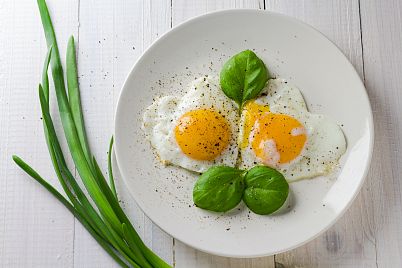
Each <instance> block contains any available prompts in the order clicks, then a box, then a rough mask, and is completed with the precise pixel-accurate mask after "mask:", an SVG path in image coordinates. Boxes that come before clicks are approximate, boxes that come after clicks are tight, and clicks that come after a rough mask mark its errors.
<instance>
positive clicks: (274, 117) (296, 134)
mask: <svg viewBox="0 0 402 268" xmlns="http://www.w3.org/2000/svg"><path fill="white" fill-rule="evenodd" d="M251 140H252V141H251V147H252V148H253V151H254V153H255V155H256V156H257V157H258V158H259V159H261V160H262V162H263V163H264V164H266V165H269V166H274V167H275V166H278V165H281V164H286V163H289V162H290V161H292V160H293V159H295V158H296V157H297V156H299V155H300V153H301V151H302V150H303V147H304V144H305V143H306V140H307V136H306V130H305V128H304V126H303V125H302V124H301V123H300V122H299V121H297V120H296V119H294V118H293V117H291V116H288V115H284V114H274V113H265V114H263V115H262V116H261V117H260V118H258V119H257V121H256V122H255V124H254V128H253V131H252V134H251Z"/></svg>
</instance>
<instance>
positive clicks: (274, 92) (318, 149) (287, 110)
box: [239, 79, 346, 181]
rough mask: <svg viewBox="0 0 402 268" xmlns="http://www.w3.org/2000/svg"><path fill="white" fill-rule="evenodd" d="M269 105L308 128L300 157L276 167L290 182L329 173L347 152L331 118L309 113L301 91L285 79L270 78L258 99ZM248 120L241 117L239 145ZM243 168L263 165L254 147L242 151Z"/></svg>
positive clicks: (248, 146)
mask: <svg viewBox="0 0 402 268" xmlns="http://www.w3.org/2000/svg"><path fill="white" fill-rule="evenodd" d="M255 101H256V102H257V103H258V104H261V105H269V109H270V112H272V113H278V114H285V115H289V116H292V117H293V118H295V119H297V120H298V121H299V122H300V123H301V124H303V126H304V127H305V129H306V132H307V141H306V144H305V145H304V148H303V150H302V152H301V153H300V155H299V156H298V157H297V158H296V159H294V160H293V161H291V162H290V163H287V164H284V165H280V166H279V167H276V168H277V169H278V170H279V171H280V172H282V173H283V174H284V176H285V177H286V179H287V180H288V181H295V180H299V179H303V178H311V177H315V176H319V175H326V174H328V173H330V172H331V171H332V170H333V169H334V168H335V167H336V166H337V165H338V160H339V158H340V157H341V156H342V155H343V154H344V153H345V151H346V140H345V136H344V135H343V132H342V130H341V128H340V127H339V126H338V125H337V124H335V123H334V122H333V121H331V120H330V119H329V118H327V117H325V116H323V115H319V114H312V113H310V112H308V110H307V106H306V103H305V101H304V99H303V96H302V94H301V93H300V91H299V89H297V88H296V87H294V86H291V85H289V84H288V83H287V82H286V81H285V80H283V79H271V80H269V81H268V86H267V87H266V88H265V89H264V91H263V92H262V95H261V96H260V97H259V98H257V99H256V100H255ZM244 123H245V119H244V116H243V115H242V117H241V120H240V129H239V144H241V141H243V137H244V135H245V134H244ZM241 158H242V159H241V164H240V167H241V168H244V169H246V168H251V167H253V166H255V165H258V164H262V162H261V160H260V159H259V158H258V157H257V156H256V155H255V154H254V152H253V149H252V148H251V144H250V142H249V144H248V145H247V147H246V148H243V149H241Z"/></svg>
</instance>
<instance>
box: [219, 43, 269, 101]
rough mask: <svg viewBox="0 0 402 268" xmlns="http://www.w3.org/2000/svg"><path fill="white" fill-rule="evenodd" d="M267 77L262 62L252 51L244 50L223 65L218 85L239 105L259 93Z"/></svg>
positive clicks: (267, 74)
mask: <svg viewBox="0 0 402 268" xmlns="http://www.w3.org/2000/svg"><path fill="white" fill-rule="evenodd" d="M268 78H269V73H268V71H267V68H266V67H265V64H264V62H263V61H262V60H261V59H260V58H258V57H257V55H256V54H255V53H254V52H253V51H251V50H245V51H242V52H240V53H238V54H236V55H234V56H233V57H231V58H230V59H229V60H228V61H227V62H226V63H225V64H224V65H223V67H222V70H221V73H220V85H221V87H222V90H223V92H224V93H225V94H226V96H228V97H229V98H230V99H232V100H234V101H235V102H236V103H237V104H238V105H239V106H240V107H241V106H242V105H243V103H244V102H246V101H248V100H251V99H254V98H255V97H257V96H258V95H259V94H260V92H261V90H262V89H263V88H264V87H265V83H266V82H267V80H268Z"/></svg>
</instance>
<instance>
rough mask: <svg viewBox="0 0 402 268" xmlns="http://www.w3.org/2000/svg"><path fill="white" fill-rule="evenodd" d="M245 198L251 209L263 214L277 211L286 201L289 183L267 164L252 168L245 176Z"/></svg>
mask: <svg viewBox="0 0 402 268" xmlns="http://www.w3.org/2000/svg"><path fill="white" fill-rule="evenodd" d="M245 184H246V189H245V191H244V195H243V200H244V202H245V203H246V205H247V206H248V207H249V209H250V210H251V211H253V212H254V213H257V214H261V215H267V214H271V213H273V212H275V211H277V210H278V209H279V208H280V207H281V206H282V205H283V204H284V203H285V201H286V198H287V197H288V193H289V184H288V183H287V181H286V179H285V177H284V176H283V175H282V174H281V173H280V172H279V171H277V170H275V169H273V168H269V167H265V166H256V167H253V168H252V169H250V170H249V171H248V172H247V175H246V176H245Z"/></svg>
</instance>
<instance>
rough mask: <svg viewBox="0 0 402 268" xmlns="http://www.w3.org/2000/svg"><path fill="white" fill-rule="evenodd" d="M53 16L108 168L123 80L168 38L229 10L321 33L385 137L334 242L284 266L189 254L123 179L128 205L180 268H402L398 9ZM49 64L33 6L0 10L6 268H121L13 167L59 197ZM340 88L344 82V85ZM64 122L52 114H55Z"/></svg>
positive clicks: (0, 200) (167, 9)
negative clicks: (341, 57) (338, 53)
mask: <svg viewBox="0 0 402 268" xmlns="http://www.w3.org/2000/svg"><path fill="white" fill-rule="evenodd" d="M48 4H49V8H50V11H51V15H52V18H53V21H54V23H55V28H56V33H57V37H58V40H59V46H60V50H61V51H62V52H63V55H64V52H65V48H66V43H67V38H68V36H69V35H70V34H73V35H74V36H75V38H76V41H77V48H78V59H79V60H78V65H79V74H80V85H81V91H82V93H81V94H82V98H83V107H84V114H85V117H86V118H85V119H86V124H87V129H88V135H89V140H90V143H91V146H92V150H93V153H94V154H95V155H96V156H97V158H98V160H99V162H100V163H102V164H103V168H105V165H106V160H107V153H106V152H107V145H108V141H109V138H110V136H111V134H112V132H113V117H114V109H115V107H116V102H117V98H118V95H119V91H120V88H121V86H122V83H123V81H124V78H125V76H126V75H127V73H128V71H129V70H130V68H131V66H132V64H133V63H134V62H135V60H136V59H137V58H138V57H139V56H140V55H141V53H142V52H143V51H144V50H145V49H146V48H147V47H148V46H149V45H150V44H151V42H153V41H154V40H155V39H156V38H157V37H158V36H160V35H161V34H163V33H164V32H166V31H168V30H169V29H170V28H172V27H174V26H175V25H177V24H179V23H180V22H182V21H184V20H186V19H188V18H190V17H193V16H196V15H199V14H203V13H206V12H210V11H213V10H218V9H228V8H256V9H266V10H271V11H276V12H280V13H284V14H288V15H291V16H294V17H297V18H299V19H301V20H303V21H305V22H307V23H309V24H311V25H312V26H314V27H316V28H317V29H318V30H320V31H321V32H322V33H324V34H325V35H326V36H328V37H329V38H330V39H331V40H332V41H333V42H335V44H336V45H338V46H339V48H340V49H341V50H342V51H343V52H344V53H345V55H346V56H347V57H348V58H349V59H350V61H351V62H352V63H353V65H354V66H355V68H356V69H357V71H358V73H359V74H360V76H361V77H362V79H363V80H364V82H365V85H366V87H367V91H368V94H369V97H370V101H371V104H372V108H373V111H374V119H375V130H376V138H375V150H374V157H373V161H372V166H371V169H370V173H369V175H368V178H367V180H366V183H365V185H364V187H363V189H362V191H361V193H360V194H359V196H358V198H357V199H356V200H355V201H354V203H353V205H352V206H351V208H350V209H349V211H348V212H347V213H346V214H345V215H344V217H343V218H342V219H341V220H340V221H339V222H338V223H336V224H335V225H334V226H333V227H332V228H331V229H330V230H329V231H327V232H326V233H325V234H323V235H322V236H320V237H319V238H317V239H315V240H314V241H312V242H310V243H308V244H307V245H305V246H302V247H300V248H298V249H295V250H292V251H290V252H286V253H283V254H278V255H276V256H271V257H265V258H258V259H231V258H223V257H216V256H212V255H208V254H205V253H202V252H199V251H197V250H194V249H192V248H190V247H187V246H185V245H183V244H182V243H180V242H179V241H177V240H174V239H173V238H172V237H170V236H169V235H167V234H166V233H164V232H163V231H161V230H160V229H159V228H158V227H156V226H155V225H153V224H152V222H151V221H150V220H149V219H148V218H147V217H146V216H144V214H143V213H142V212H141V211H140V210H139V208H138V207H137V206H136V204H135V203H134V201H133V199H132V198H131V197H130V195H129V194H128V192H127V191H126V190H125V189H124V185H122V183H121V180H120V178H119V175H118V174H117V177H118V178H117V184H118V185H117V187H118V192H119V196H120V198H121V199H122V203H123V205H124V208H125V210H126V211H127V212H128V213H129V215H130V216H131V217H132V219H134V221H135V224H136V227H137V229H138V231H139V233H140V234H141V235H142V237H143V238H144V240H145V242H146V243H147V244H148V245H149V246H150V247H151V248H152V249H153V250H154V251H155V252H157V253H158V254H159V255H160V256H162V257H163V258H164V259H165V260H166V261H167V262H169V263H171V264H173V265H174V266H175V267H183V268H189V267H402V196H401V193H402V181H401V179H402V160H401V154H402V142H401V139H402V108H401V105H402V52H401V51H402V2H401V1H399V0H383V1H375V0H372V1H370V0H360V1H359V0H349V1H346V0H329V1H318V0H316V1H313V0H285V1H279V0H265V1H264V0H236V1H231V0H225V1H213V0H204V1H197V0H153V1H150V0H118V1H106V0H105V1H99V0H98V1H95V0H63V1H61V0H49V3H48ZM266 34H269V27H267V31H266ZM45 53H46V45H45V40H44V35H43V31H42V27H41V23H40V18H39V12H38V10H37V7H36V1H34V0H11V1H10V0H8V1H7V0H0V266H1V267H7V268H8V267H116V266H117V265H116V264H115V263H114V262H113V260H112V259H111V258H110V257H109V256H108V255H107V254H106V253H105V252H104V251H103V250H102V249H101V248H100V247H99V246H98V245H97V244H96V242H95V241H94V240H93V239H92V238H91V237H90V235H89V234H88V233H87V232H86V231H85V229H84V228H83V227H82V226H81V224H80V223H79V222H78V221H77V220H75V219H74V218H73V216H72V215H71V214H70V213H69V212H68V211H67V210H66V209H65V208H64V207H63V206H62V205H60V204H59V203H58V202H56V200H55V199H54V198H53V197H52V196H50V194H48V193H47V192H46V191H45V190H44V189H42V188H41V187H40V186H39V185H38V184H37V183H36V182H34V181H33V180H31V179H30V178H28V176H26V175H25V174H24V173H23V172H22V171H21V170H19V169H18V168H17V167H16V166H15V165H14V164H13V163H12V161H11V155H12V154H18V155H20V156H22V157H23V158H25V159H26V160H27V161H28V162H29V163H31V164H32V165H33V166H34V167H36V168H37V169H38V170H39V171H40V172H41V174H42V175H43V176H44V177H45V178H47V179H49V180H50V181H51V182H52V183H53V184H54V185H57V187H58V188H59V189H60V187H59V186H58V183H57V179H56V178H55V176H54V173H53V170H52V168H51V163H50V159H49V156H48V153H47V149H46V146H45V142H44V137H43V133H42V123H41V119H40V107H39V101H38V97H37V84H38V82H39V81H40V73H41V68H42V62H43V59H44V56H45ZM63 57H64V56H63ZM334 78H335V79H342V77H336V74H334ZM339 109H342V105H341V104H340V105H339ZM56 110H57V109H56V106H55V104H54V103H53V104H52V111H53V112H56ZM58 128H59V129H60V125H58Z"/></svg>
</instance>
